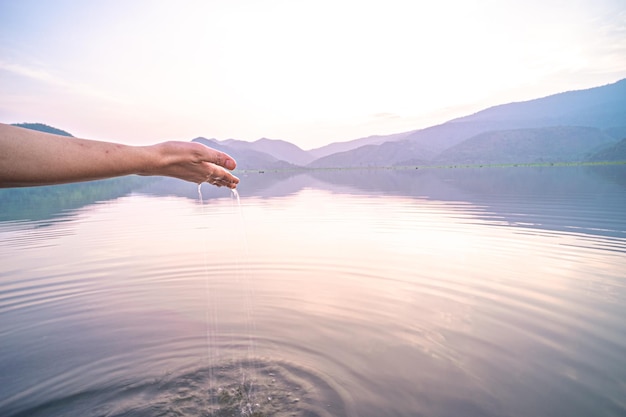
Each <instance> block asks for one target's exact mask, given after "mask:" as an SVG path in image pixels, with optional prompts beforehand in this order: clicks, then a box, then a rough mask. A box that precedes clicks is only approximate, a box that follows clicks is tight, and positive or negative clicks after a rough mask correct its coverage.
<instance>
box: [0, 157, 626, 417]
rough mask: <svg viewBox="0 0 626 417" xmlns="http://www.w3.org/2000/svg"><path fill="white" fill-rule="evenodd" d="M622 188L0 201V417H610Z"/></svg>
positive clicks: (620, 280) (560, 184)
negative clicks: (74, 201) (65, 203)
mask: <svg viewBox="0 0 626 417" xmlns="http://www.w3.org/2000/svg"><path fill="white" fill-rule="evenodd" d="M625 168H626V167H624V166H608V167H558V168H521V167H519V168H488V169H473V170H467V169H436V170H415V171H410V170H406V171H393V170H371V171H334V172H333V171H326V172H313V173H303V174H285V173H282V174H271V173H266V174H248V175H247V176H245V177H243V178H242V183H241V186H240V188H239V193H240V195H241V204H240V205H238V204H237V201H236V200H235V199H233V198H232V197H231V196H230V195H229V193H228V191H227V190H217V189H210V187H209V186H208V185H207V186H205V187H204V188H203V192H204V204H200V202H199V199H198V196H197V192H196V188H195V186H194V185H190V184H186V183H182V182H178V181H174V180H164V181H160V182H157V183H154V182H153V183H150V184H147V185H145V186H143V187H142V188H140V189H136V190H135V191H133V192H131V193H126V194H124V193H122V194H123V195H120V196H118V197H115V198H111V197H106V199H103V200H102V201H98V202H96V201H94V202H92V203H90V204H83V205H81V206H80V207H74V206H71V208H67V207H66V208H65V209H64V208H63V207H60V208H59V206H58V204H56V202H58V199H56V200H55V204H53V203H52V202H47V201H46V199H45V198H41V197H37V198H35V197H33V198H32V199H31V200H29V199H28V194H24V196H23V197H20V198H13V199H9V198H7V195H8V194H3V197H2V198H3V200H2V204H3V210H2V211H3V212H4V214H3V217H2V221H1V222H0V265H1V269H0V415H2V416H6V417H13V416H34V417H37V416H142V417H143V416H320V417H321V416H367V417H369V416H371V417H381V416H549V415H555V416H556V415H560V416H561V415H562V416H592V415H593V416H623V415H625V414H626V354H625V352H626V320H625V317H626V169H625ZM37 193H39V194H41V190H33V191H32V195H33V196H34V195H35V194H37ZM39 194H37V195H39ZM44 195H45V192H44ZM52 206H54V207H55V209H52V211H51V212H48V211H46V210H47V208H46V207H52Z"/></svg>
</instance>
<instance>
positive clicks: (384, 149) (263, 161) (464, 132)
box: [16, 79, 626, 170]
mask: <svg viewBox="0 0 626 417" xmlns="http://www.w3.org/2000/svg"><path fill="white" fill-rule="evenodd" d="M16 126H21V127H27V128H31V129H36V130H43V131H47V132H50V133H55V134H66V135H69V136H71V135H70V134H69V133H67V132H65V131H62V130H60V129H56V128H52V127H50V126H47V125H43V124H40V123H30V124H18V125H16ZM623 139H626V79H623V80H620V81H617V82H615V83H613V84H608V85H604V86H601V87H595V88H590V89H586V90H577V91H567V92H563V93H559V94H554V95H550V96H547V97H543V98H538V99H534V100H528V101H523V102H515V103H508V104H502V105H498V106H493V107H489V108H487V109H484V110H482V111H479V112H477V113H474V114H471V115H468V116H464V117H459V118H456V119H452V120H450V121H448V122H445V123H442V124H439V125H436V126H431V127H428V128H425V129H418V130H412V131H408V132H400V133H395V134H391V135H383V136H368V137H365V138H360V139H354V140H350V141H346V142H335V143H331V144H328V145H326V146H322V147H320V148H316V149H311V150H308V151H307V150H303V149H301V148H299V147H298V146H296V145H294V144H292V143H290V142H288V141H285V140H278V139H267V138H261V139H258V140H256V141H254V142H247V141H242V140H237V139H227V140H217V139H207V138H204V137H198V138H195V139H193V141H195V142H200V143H203V144H205V145H207V146H211V147H213V148H216V149H218V150H221V151H223V152H227V153H229V154H231V155H232V156H233V157H235V159H236V160H237V169H239V170H264V169H268V170H276V169H299V168H346V167H380V166H386V167H389V166H412V165H415V166H417V165H442V164H499V163H529V162H570V161H587V160H588V161H602V160H606V161H625V160H626V153H625V151H624V147H625V146H626V145H624V144H623ZM620 141H621V142H620Z"/></svg>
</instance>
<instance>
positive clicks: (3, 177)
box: [0, 123, 239, 188]
mask: <svg viewBox="0 0 626 417" xmlns="http://www.w3.org/2000/svg"><path fill="white" fill-rule="evenodd" d="M235 166H236V163H235V160H234V159H233V158H231V157H230V156H229V155H227V154H225V153H223V152H219V151H217V150H215V149H211V148H209V147H207V146H204V145H202V144H200V143H194V142H164V143H159V144H156V145H150V146H129V145H122V144H118V143H111V142H101V141H94V140H86V139H79V138H73V137H65V136H57V135H51V134H48V133H43V132H38V131H34V130H28V129H23V128H19V127H16V126H10V125H5V124H1V123H0V187H27V186H34V185H50V184H61V183H67V182H76V181H89V180H96V179H102V178H111V177H118V176H122V175H130V174H138V175H163V176H168V177H175V178H180V179H183V180H186V181H191V182H195V183H197V184H199V183H202V182H208V183H210V184H213V185H217V186H226V187H229V188H235V187H237V183H238V182H239V179H238V178H237V177H235V176H233V175H232V174H231V173H230V172H229V171H228V170H231V169H234V168H235Z"/></svg>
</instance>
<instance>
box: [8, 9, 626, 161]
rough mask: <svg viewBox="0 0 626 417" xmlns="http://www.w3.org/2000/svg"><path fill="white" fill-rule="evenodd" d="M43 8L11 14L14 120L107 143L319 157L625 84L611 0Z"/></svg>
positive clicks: (619, 15)
mask: <svg viewBox="0 0 626 417" xmlns="http://www.w3.org/2000/svg"><path fill="white" fill-rule="evenodd" d="M31 3H33V4H34V2H33V1H25V2H20V4H8V2H7V3H6V4H5V3H3V4H1V5H0V11H1V12H2V13H0V14H1V15H2V16H4V18H3V19H2V20H3V23H6V24H5V25H4V27H3V28H2V29H0V35H1V36H0V39H2V41H0V53H1V55H0V56H1V57H2V58H0V83H1V85H2V88H3V90H4V93H3V95H2V98H1V99H0V119H1V121H2V122H9V123H10V122H20V121H40V122H44V123H48V124H54V125H58V127H60V128H63V129H67V130H69V131H72V132H73V133H75V134H77V135H79V136H81V135H82V136H87V137H92V138H96V139H97V138H105V139H119V140H121V141H127V142H135V143H145V142H154V141H156V140H161V139H171V138H181V139H190V138H192V137H196V136H200V135H202V136H207V137H217V138H239V139H244V140H253V139H257V138H259V137H274V138H279V139H285V140H289V141H291V142H293V143H295V144H297V145H299V146H301V147H302V148H304V149H307V148H311V147H316V146H321V145H324V144H326V143H330V142H333V141H338V140H348V139H353V138H356V137H360V136H368V135H372V134H388V133H397V132H401V131H407V130H413V129H417V128H422V127H427V126H429V125H432V124H435V123H440V122H443V121H445V120H447V119H451V118H453V117H458V116H462V115H465V114H468V113H471V112H474V111H477V110H480V109H481V108H484V107H487V106H490V105H495V104H501V103H503V102H507V101H519V100H522V99H530V98H536V97H540V96H544V95H548V94H553V93H557V92H560V91H565V90H571V89H577V88H588V87H593V86H597V85H602V84H606V83H609V82H614V81H617V80H618V79H620V78H624V77H626V40H625V39H626V37H624V36H623V35H624V28H625V27H626V23H625V22H626V6H624V5H621V4H619V2H617V1H609V0H605V1H600V2H597V1H596V2H591V1H577V2H574V3H572V2H567V3H565V2H560V1H559V2H551V3H550V4H549V5H548V4H544V3H545V2H541V3H540V2H537V1H532V2H518V1H513V0H510V1H506V2H493V1H472V2H463V1H453V0H449V1H444V2H428V3H424V2H420V3H419V4H418V3H416V2H411V1H403V0H392V1H384V2H383V1H365V2H357V1H349V0H343V1H328V0H322V1H316V2H312V1H303V2H288V1H280V0H275V1H245V0H239V1H219V0H217V1H211V2H206V1H182V2H177V3H171V2H165V1H161V2H147V1H136V2H130V3H128V4H127V2H107V3H106V4H83V3H78V4H75V3H74V2H71V1H69V0H65V1H61V2H59V3H58V4H57V3H55V4H54V5H41V4H37V7H33V4H31ZM381 115H384V116H381Z"/></svg>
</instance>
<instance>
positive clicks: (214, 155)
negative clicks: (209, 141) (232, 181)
mask: <svg viewBox="0 0 626 417" xmlns="http://www.w3.org/2000/svg"><path fill="white" fill-rule="evenodd" d="M207 149H208V150H210V152H209V154H208V155H207V159H206V161H207V162H211V163H213V164H215V165H219V166H221V167H224V168H226V169H229V170H233V169H235V167H236V166H237V162H236V161H235V159H234V158H233V157H232V156H230V155H228V154H227V153H224V152H221V151H218V150H215V149H213V148H208V147H207Z"/></svg>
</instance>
